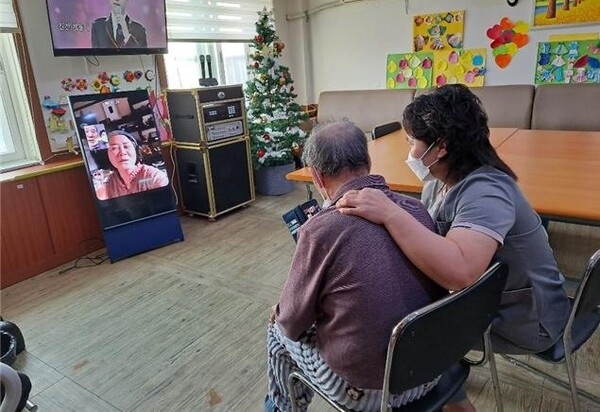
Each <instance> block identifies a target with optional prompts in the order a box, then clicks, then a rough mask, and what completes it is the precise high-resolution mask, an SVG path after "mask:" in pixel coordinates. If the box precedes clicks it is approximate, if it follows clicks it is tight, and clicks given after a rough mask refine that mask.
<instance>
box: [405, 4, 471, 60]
mask: <svg viewBox="0 0 600 412" xmlns="http://www.w3.org/2000/svg"><path fill="white" fill-rule="evenodd" d="M464 20H465V12H464V11H448V12H443V13H435V14H421V15H418V16H414V17H413V44H414V47H413V50H414V51H416V52H418V51H421V50H422V51H430V50H431V51H433V50H448V49H450V50H452V49H460V48H462V47H463V40H464V37H463V33H464V32H463V26H464Z"/></svg>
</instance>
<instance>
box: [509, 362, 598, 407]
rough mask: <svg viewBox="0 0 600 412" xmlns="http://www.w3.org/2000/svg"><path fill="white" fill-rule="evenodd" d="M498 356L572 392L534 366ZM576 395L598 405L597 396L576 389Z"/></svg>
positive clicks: (567, 386)
mask: <svg viewBox="0 0 600 412" xmlns="http://www.w3.org/2000/svg"><path fill="white" fill-rule="evenodd" d="M500 356H502V358H504V359H506V360H507V361H509V362H510V363H512V364H513V365H515V366H519V367H521V368H523V369H526V370H528V371H529V372H531V373H533V374H535V375H538V376H542V377H543V378H545V379H548V380H549V381H550V382H552V383H554V384H556V385H558V386H561V387H562V388H564V389H566V390H568V391H571V390H572V388H571V385H570V383H566V382H563V381H562V380H560V379H558V378H556V377H554V376H552V375H550V374H549V373H546V372H544V371H542V370H540V369H538V368H536V367H534V366H531V365H529V364H527V363H525V362H521V361H520V360H518V359H515V358H513V357H511V356H508V355H504V354H500ZM567 373H568V371H567ZM577 394H578V395H579V396H583V397H584V398H586V399H588V400H589V401H591V402H594V403H600V398H598V397H597V396H595V395H592V394H591V393H588V392H586V391H584V390H582V389H577Z"/></svg>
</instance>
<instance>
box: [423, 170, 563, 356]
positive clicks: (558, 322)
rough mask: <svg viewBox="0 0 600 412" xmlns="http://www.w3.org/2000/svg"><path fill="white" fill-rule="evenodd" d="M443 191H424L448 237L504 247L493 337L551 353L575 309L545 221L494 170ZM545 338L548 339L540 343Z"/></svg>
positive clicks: (437, 186) (434, 187)
mask: <svg viewBox="0 0 600 412" xmlns="http://www.w3.org/2000/svg"><path fill="white" fill-rule="evenodd" d="M442 186H443V183H442V182H441V181H439V180H434V181H431V182H428V183H427V184H426V185H425V187H424V189H423V203H424V204H425V206H426V207H427V209H428V210H429V212H430V213H431V214H432V217H433V219H434V221H435V222H436V225H437V229H438V232H439V233H440V234H441V235H443V236H445V235H446V234H447V233H448V231H449V230H450V229H452V228H458V227H460V228H468V229H471V230H476V231H478V232H480V233H483V234H486V235H488V236H490V237H491V238H493V239H495V240H496V241H498V243H499V244H500V245H501V246H500V248H499V249H498V251H497V252H496V254H495V256H494V257H495V259H497V260H499V261H501V262H505V263H507V264H508V268H509V273H508V279H507V282H506V286H505V288H504V292H503V296H502V300H501V308H500V312H499V315H498V316H497V317H496V319H495V320H494V322H493V324H492V331H493V333H494V334H496V335H500V336H501V337H502V338H504V339H505V340H508V341H509V342H511V343H513V344H515V345H516V346H518V347H520V348H524V349H529V350H532V351H540V350H544V349H546V347H540V345H545V346H548V343H547V342H548V341H551V342H553V341H555V340H556V339H558V337H559V336H560V333H561V332H562V330H563V329H564V326H565V324H566V321H567V318H568V315H569V310H570V305H569V301H568V298H567V296H566V294H565V291H564V289H563V280H564V278H563V277H562V275H561V274H560V271H559V269H558V266H557V264H556V260H555V259H554V254H553V252H552V249H551V248H550V244H549V243H548V235H547V233H546V231H545V229H544V227H543V226H542V224H541V219H540V217H539V216H538V214H537V213H536V212H535V211H534V210H533V209H532V208H531V206H530V205H529V203H528V202H527V199H526V198H525V197H524V196H523V194H522V193H521V190H520V189H519V187H518V186H517V184H516V182H515V181H514V180H513V179H512V178H511V177H510V176H508V175H507V174H505V173H503V172H502V171H500V170H498V169H495V168H493V167H490V166H484V167H481V168H479V169H477V170H475V171H473V172H472V173H471V174H470V175H468V176H467V177H466V178H464V179H463V180H462V181H460V182H459V183H458V184H456V185H455V186H454V187H452V188H451V189H450V190H449V191H448V193H447V194H445V195H442V190H441V188H442ZM540 334H541V335H542V336H544V335H545V334H547V335H549V339H543V340H540ZM544 342H546V343H544Z"/></svg>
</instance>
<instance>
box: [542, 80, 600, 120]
mask: <svg viewBox="0 0 600 412" xmlns="http://www.w3.org/2000/svg"><path fill="white" fill-rule="evenodd" d="M598 96H600V84H594V83H589V84H586V83H582V84H545V85H540V86H538V87H537V89H536V90H535V98H534V99H533V114H532V117H531V128H532V129H546V130H600V116H598V109H599V108H600V101H599V99H598Z"/></svg>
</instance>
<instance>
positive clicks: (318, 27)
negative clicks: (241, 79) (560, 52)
mask: <svg viewBox="0 0 600 412" xmlns="http://www.w3.org/2000/svg"><path fill="white" fill-rule="evenodd" d="M331 2H332V1H331V0H308V1H307V3H308V7H304V10H307V9H308V10H311V9H314V8H315V7H318V6H320V5H323V4H326V3H331ZM275 4H276V6H277V5H279V6H280V7H281V8H282V7H286V8H287V12H286V13H287V15H288V16H293V15H295V14H297V12H298V9H300V10H302V0H275ZM533 4H534V0H521V1H519V3H518V4H517V6H515V7H509V6H508V4H507V3H506V0H449V1H445V2H441V1H439V0H409V10H408V14H407V13H406V12H405V1H404V0H371V1H369V0H366V1H358V2H353V3H347V4H345V5H342V6H338V7H333V8H330V9H327V10H323V11H321V12H318V13H316V14H313V15H311V16H310V18H309V21H308V23H306V22H305V20H304V19H297V20H289V21H288V22H287V24H288V27H287V29H286V33H287V35H288V38H287V48H286V51H287V53H289V54H292V56H291V57H289V62H290V66H291V67H290V69H291V71H292V75H293V76H294V78H295V79H296V83H297V87H296V89H297V91H298V100H299V103H301V104H303V103H313V102H316V101H317V99H318V96H319V93H320V92H321V91H324V90H348V89H384V88H385V65H386V57H387V54H388V53H404V52H410V51H411V50H412V16H414V15H416V14H419V13H431V12H442V11H449V10H465V25H464V35H465V37H464V47H465V48H478V47H486V48H487V49H488V53H487V73H486V77H485V84H486V85H499V84H532V83H533V75H534V70H535V59H536V54H537V43H538V42H539V41H545V40H547V39H548V36H549V35H550V34H558V33H590V32H598V31H600V24H595V25H584V26H578V27H569V28H560V29H533V30H530V32H529V36H530V41H529V44H528V45H526V46H525V47H523V48H522V49H520V50H519V51H518V52H517V54H516V55H515V56H514V57H513V60H512V62H511V63H510V65H509V66H508V67H506V68H505V69H500V68H498V66H496V64H495V62H494V61H493V56H492V53H491V49H490V48H489V39H488V38H487V37H486V35H485V32H486V30H487V29H488V28H489V27H491V26H493V25H494V24H497V23H498V22H499V21H500V19H501V18H502V17H505V16H506V17H509V18H510V19H511V20H512V21H513V22H516V21H518V20H524V21H526V22H528V23H530V22H531V20H532V10H533ZM302 25H308V31H309V33H310V42H309V44H308V46H307V45H306V44H305V43H306V42H305V40H304V37H303V36H302V35H301V30H300V27H301V26H302ZM307 48H308V49H309V50H312V54H311V57H312V59H311V60H312V64H311V65H310V66H309V69H310V70H312V73H305V71H306V68H305V67H304V66H302V65H298V66H297V64H299V62H301V61H302V58H301V57H298V56H301V55H302V54H303V53H304V52H305V49H307ZM298 73H302V75H301V76H299V75H298ZM303 99H306V100H303Z"/></svg>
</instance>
